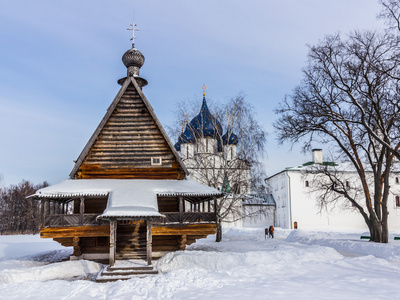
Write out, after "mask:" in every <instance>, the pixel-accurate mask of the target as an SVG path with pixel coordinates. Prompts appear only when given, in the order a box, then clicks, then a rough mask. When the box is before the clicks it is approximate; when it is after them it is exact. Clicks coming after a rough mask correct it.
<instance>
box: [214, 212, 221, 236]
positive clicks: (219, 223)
mask: <svg viewBox="0 0 400 300" xmlns="http://www.w3.org/2000/svg"><path fill="white" fill-rule="evenodd" d="M215 241H216V242H220V241H222V224H221V218H220V217H218V216H217V235H216V237H215Z"/></svg>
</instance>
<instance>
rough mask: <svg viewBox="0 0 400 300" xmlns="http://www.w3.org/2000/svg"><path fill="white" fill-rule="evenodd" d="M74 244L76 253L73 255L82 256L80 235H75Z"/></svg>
mask: <svg viewBox="0 0 400 300" xmlns="http://www.w3.org/2000/svg"><path fill="white" fill-rule="evenodd" d="M72 242H73V245H74V253H73V254H72V255H74V256H81V255H82V251H81V247H80V246H79V237H77V236H75V237H74V238H73V239H72Z"/></svg>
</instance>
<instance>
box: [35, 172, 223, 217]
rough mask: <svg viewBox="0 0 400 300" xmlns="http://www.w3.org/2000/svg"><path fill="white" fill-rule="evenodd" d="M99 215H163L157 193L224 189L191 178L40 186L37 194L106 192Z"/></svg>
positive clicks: (82, 181)
mask: <svg viewBox="0 0 400 300" xmlns="http://www.w3.org/2000/svg"><path fill="white" fill-rule="evenodd" d="M107 195H108V203H107V208H106V210H105V211H104V213H103V214H102V215H100V216H99V217H100V218H108V217H143V216H145V217H162V216H163V215H161V214H160V213H159V212H158V205H157V195H158V196H219V195H221V192H220V191H218V190H216V189H214V188H212V187H209V186H206V185H203V184H201V183H198V182H196V181H194V180H192V179H190V178H187V179H184V180H144V179H143V180H142V179H69V180H65V181H62V182H60V183H58V184H55V185H52V186H48V187H45V188H42V189H40V190H38V191H37V192H36V193H35V194H34V195H32V196H33V197H37V198H72V197H84V196H107Z"/></svg>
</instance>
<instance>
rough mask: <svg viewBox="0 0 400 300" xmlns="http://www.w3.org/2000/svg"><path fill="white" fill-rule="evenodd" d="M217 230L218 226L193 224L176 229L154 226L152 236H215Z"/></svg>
mask: <svg viewBox="0 0 400 300" xmlns="http://www.w3.org/2000/svg"><path fill="white" fill-rule="evenodd" d="M216 230H217V225H216V224H191V225H182V226H175V227H170V226H157V225H154V226H153V229H152V235H153V236H156V235H209V234H215V233H216V232H217V231H216Z"/></svg>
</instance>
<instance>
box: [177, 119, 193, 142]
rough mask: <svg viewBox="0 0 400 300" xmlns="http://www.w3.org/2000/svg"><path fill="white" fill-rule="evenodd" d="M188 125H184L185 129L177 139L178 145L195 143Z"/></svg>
mask: <svg viewBox="0 0 400 300" xmlns="http://www.w3.org/2000/svg"><path fill="white" fill-rule="evenodd" d="M189 126H190V125H189V124H187V125H186V129H185V131H184V132H182V133H181V135H180V136H179V138H178V143H179V144H194V143H196V139H195V137H194V134H193V132H192V130H190V127H189Z"/></svg>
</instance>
